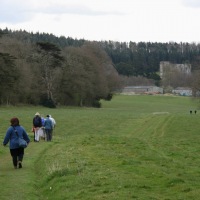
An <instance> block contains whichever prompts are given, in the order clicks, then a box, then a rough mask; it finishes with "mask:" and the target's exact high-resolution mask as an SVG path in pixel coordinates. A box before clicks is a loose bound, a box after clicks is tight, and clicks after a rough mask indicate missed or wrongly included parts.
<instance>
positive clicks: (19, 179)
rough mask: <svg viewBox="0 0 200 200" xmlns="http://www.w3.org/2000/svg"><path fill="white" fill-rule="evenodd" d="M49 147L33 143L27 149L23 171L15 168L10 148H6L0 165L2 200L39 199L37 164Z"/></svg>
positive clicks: (46, 144) (47, 144)
mask: <svg viewBox="0 0 200 200" xmlns="http://www.w3.org/2000/svg"><path fill="white" fill-rule="evenodd" d="M41 143H43V144H41ZM49 147H50V144H49V143H45V142H44V141H40V144H39V143H34V142H31V143H30V144H29V146H28V148H27V149H25V156H24V160H23V168H22V169H14V168H13V164H12V159H11V155H10V152H9V147H8V146H7V147H4V151H6V152H5V153H4V154H3V155H1V163H0V185H1V192H0V199H1V200H21V199H24V200H36V199H38V198H37V197H38V196H40V194H38V191H37V181H39V177H38V176H37V174H36V172H37V170H36V169H35V162H36V161H37V159H38V158H39V157H40V155H41V154H42V152H43V151H44V149H46V148H49ZM41 169H42V166H41Z"/></svg>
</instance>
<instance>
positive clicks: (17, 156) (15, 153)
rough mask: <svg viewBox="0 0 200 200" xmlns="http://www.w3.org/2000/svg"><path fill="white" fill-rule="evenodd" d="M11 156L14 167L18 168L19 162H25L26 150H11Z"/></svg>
mask: <svg viewBox="0 0 200 200" xmlns="http://www.w3.org/2000/svg"><path fill="white" fill-rule="evenodd" d="M10 154H11V156H12V161H13V165H14V166H15V167H16V166H17V162H18V161H21V162H22V160H23V157H24V148H17V149H10Z"/></svg>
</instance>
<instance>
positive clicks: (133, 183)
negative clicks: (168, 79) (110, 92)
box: [0, 95, 200, 200]
mask: <svg viewBox="0 0 200 200" xmlns="http://www.w3.org/2000/svg"><path fill="white" fill-rule="evenodd" d="M190 109H193V110H194V109H197V102H195V101H193V100H191V99H190V98H187V97H173V96H169V97H165V96H122V95H121V96H114V98H113V100H112V101H109V102H107V101H102V108H101V109H95V108H72V107H70V108H64V107H63V108H57V109H47V108H42V107H24V106H21V107H1V108H0V110H1V112H0V113H1V115H0V121H1V134H0V137H1V138H2V140H3V137H4V134H5V132H6V129H7V128H8V125H9V119H10V118H11V117H13V116H18V117H19V119H20V122H21V125H23V126H24V127H25V128H26V130H27V131H28V133H29V135H30V137H31V139H33V134H32V133H31V126H32V118H33V116H34V114H35V112H37V111H39V112H40V113H42V114H44V115H46V114H52V116H53V117H54V118H55V119H56V122H57V126H56V130H55V136H54V138H53V142H50V143H47V142H44V141H40V142H39V143H34V142H32V143H31V144H30V146H29V147H28V148H27V149H26V151H25V158H24V162H23V169H21V170H14V169H13V167H12V163H11V157H10V154H9V149H8V148H4V147H1V148H0V184H1V190H0V197H1V199H2V200H7V199H9V200H10V199H14V200H18V199H26V200H38V199H39V200H44V199H49V200H54V199H59V200H65V199H71V200H74V199H81V200H86V199H87V200H88V199H91V200H93V199H95V200H98V199H109V200H112V199H113V200H122V199H139V200H149V199H152V200H153V199H154V200H177V199H180V200H182V199H184V200H185V199H188V200H190V199H199V193H200V189H199V181H200V178H199V175H200V169H199V166H200V156H199V152H200V145H199V141H200V134H199V132H200V123H199V113H198V112H197V114H196V115H195V114H192V115H190V114H189V110H190Z"/></svg>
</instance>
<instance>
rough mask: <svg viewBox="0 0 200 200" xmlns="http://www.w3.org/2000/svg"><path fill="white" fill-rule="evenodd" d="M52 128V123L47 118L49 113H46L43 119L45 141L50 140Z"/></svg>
mask: <svg viewBox="0 0 200 200" xmlns="http://www.w3.org/2000/svg"><path fill="white" fill-rule="evenodd" d="M52 129H53V123H52V121H51V120H50V118H49V115H47V117H46V119H45V121H44V130H45V132H46V141H51V140H52Z"/></svg>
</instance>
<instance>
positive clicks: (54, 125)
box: [49, 115, 56, 135]
mask: <svg viewBox="0 0 200 200" xmlns="http://www.w3.org/2000/svg"><path fill="white" fill-rule="evenodd" d="M49 119H50V120H51V121H52V125H53V129H52V135H53V132H54V134H55V128H56V120H55V119H54V118H53V117H52V116H51V115H49Z"/></svg>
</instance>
